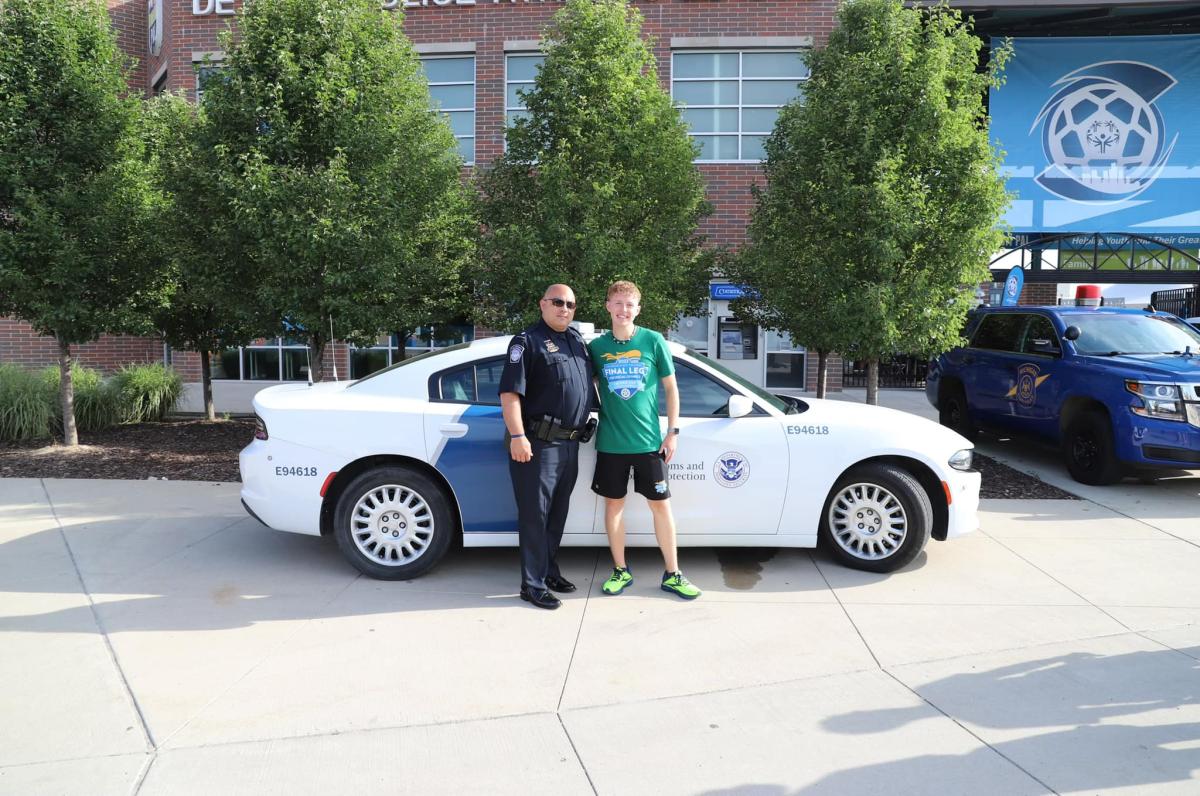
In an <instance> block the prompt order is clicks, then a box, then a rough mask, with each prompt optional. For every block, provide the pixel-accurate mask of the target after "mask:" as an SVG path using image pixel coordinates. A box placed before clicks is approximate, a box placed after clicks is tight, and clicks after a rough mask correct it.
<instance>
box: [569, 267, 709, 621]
mask: <svg viewBox="0 0 1200 796" xmlns="http://www.w3.org/2000/svg"><path fill="white" fill-rule="evenodd" d="M641 297H642V294H641V291H640V290H638V287H637V285H635V284H633V283H632V282H625V281H621V282H614V283H613V284H612V285H610V286H609V288H608V300H607V301H606V302H605V307H606V308H607V309H608V314H609V315H610V316H612V331H611V332H607V333H605V334H603V335H601V336H600V337H597V338H596V339H595V340H593V341H592V342H591V343H589V344H588V349H589V350H590V351H591V354H592V367H593V368H594V369H595V372H596V378H597V379H598V380H599V382H600V428H599V429H598V431H597V435H596V474H595V476H594V477H593V478H592V491H593V492H595V493H596V494H598V495H601V496H602V497H603V498H604V530H605V531H607V532H608V544H609V547H610V548H611V549H612V557H613V573H612V575H611V576H610V577H609V579H608V580H607V581H605V582H604V585H603V586H602V587H601V589H602V590H603V592H604V593H605V594H620V593H621V592H623V591H624V590H625V588H626V587H627V586H629V584H631V583H633V575H632V574H631V573H630V571H629V567H628V566H626V564H625V493H626V490H627V487H628V484H629V473H630V471H631V470H632V471H633V488H634V491H636V492H638V493H639V494H641V495H643V496H644V497H645V498H646V500H647V501H649V503H650V513H651V514H652V515H653V516H654V535H655V537H656V538H657V539H658V546H659V548H660V549H661V550H662V555H663V561H664V562H665V564H666V571H665V572H664V573H663V577H662V589H663V591H668V592H672V593H674V594H678V595H679V596H680V597H682V598H683V599H685V600H694V599H696V598H697V597H699V596H700V590H699V589H697V588H696V587H695V586H693V585H692V584H691V583H689V582H688V579H687V578H685V577H684V576H683V573H681V572H680V571H679V559H678V553H677V551H676V549H675V518H674V517H673V516H672V515H671V490H670V487H669V486H668V484H667V464H668V463H669V462H670V461H671V458H672V457H673V456H674V455H675V444H676V440H677V438H678V434H679V427H678V424H679V389H678V387H677V386H676V384H675V366H674V365H673V364H672V363H671V352H670V351H668V350H667V342H666V340H664V339H663V336H662V335H661V334H659V333H658V332H654V331H651V330H649V329H642V328H640V327H638V326H634V324H633V321H634V319H635V318H637V316H638V313H639V312H640V311H641ZM660 383H661V384H662V388H663V392H664V394H665V395H666V399H667V432H666V434H665V435H664V434H663V432H662V429H661V427H660V426H659V424H658V385H659V384H660Z"/></svg>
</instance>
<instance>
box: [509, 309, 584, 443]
mask: <svg viewBox="0 0 1200 796" xmlns="http://www.w3.org/2000/svg"><path fill="white" fill-rule="evenodd" d="M499 391H500V392H501V393H506V392H515V393H517V394H518V395H520V396H521V416H522V417H524V418H526V419H529V420H537V419H539V418H541V417H542V416H544V415H549V416H550V417H557V418H558V419H559V422H560V423H561V425H562V426H563V427H564V428H580V427H582V426H583V425H584V424H585V423H587V418H588V410H589V409H590V407H591V395H592V362H591V358H590V356H589V354H588V349H587V345H585V344H584V342H583V336H582V335H581V334H579V332H578V331H576V330H575V329H572V328H570V327H568V328H567V330H566V331H565V332H556V331H554V330H553V329H551V328H550V327H549V326H548V325H547V324H546V322H545V321H538V322H537V323H535V324H534V325H533V326H530V327H529V328H528V329H526V330H525V331H523V332H521V333H520V334H518V335H515V336H514V337H513V339H512V342H510V343H509V344H508V359H507V361H506V362H505V363H504V373H503V374H502V375H501V376H500V390H499Z"/></svg>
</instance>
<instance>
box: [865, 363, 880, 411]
mask: <svg viewBox="0 0 1200 796" xmlns="http://www.w3.org/2000/svg"><path fill="white" fill-rule="evenodd" d="M867 403H869V404H871V405H872V406H879V359H878V358H875V359H868V360H867Z"/></svg>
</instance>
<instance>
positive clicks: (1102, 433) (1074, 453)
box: [1062, 409, 1122, 486]
mask: <svg viewBox="0 0 1200 796" xmlns="http://www.w3.org/2000/svg"><path fill="white" fill-rule="evenodd" d="M1062 450H1063V458H1064V459H1065V460H1066V463H1067V472H1069V473H1070V474H1071V477H1072V478H1074V479H1075V480H1076V481H1078V482H1079V483H1081V484H1090V485H1092V486H1104V485H1105V484H1114V483H1116V482H1117V481H1120V480H1121V475H1122V473H1121V463H1120V462H1119V461H1118V460H1117V453H1116V446H1115V445H1114V444H1113V432H1112V424H1111V423H1110V422H1109V419H1108V415H1107V414H1106V413H1104V412H1101V411H1098V410H1095V409H1090V410H1087V411H1084V412H1080V413H1079V414H1078V415H1076V416H1075V417H1074V418H1072V419H1071V421H1070V422H1069V423H1067V427H1066V429H1065V430H1064V431H1063V439H1062Z"/></svg>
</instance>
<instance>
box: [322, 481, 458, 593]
mask: <svg viewBox="0 0 1200 796" xmlns="http://www.w3.org/2000/svg"><path fill="white" fill-rule="evenodd" d="M453 526H454V520H453V516H452V514H451V513H450V507H449V501H448V500H447V498H446V495H445V493H444V492H443V491H442V489H441V487H440V486H439V485H438V484H436V483H435V482H434V481H433V480H432V479H431V478H429V477H428V476H426V475H424V474H423V473H421V472H419V471H417V470H414V469H411V468H408V467H400V466H391V467H378V468H376V469H374V470H368V471H367V472H365V473H363V474H362V475H359V476H358V477H357V478H355V479H354V480H353V481H351V482H350V484H349V485H348V486H347V487H346V489H345V490H344V491H343V492H342V494H341V497H340V498H339V499H338V503H337V508H336V509H335V510H334V531H333V535H334V538H335V539H337V544H338V548H339V549H341V551H342V555H343V556H345V557H346V560H347V561H349V562H350V563H351V564H353V565H354V567H355V568H356V569H358V570H359V571H360V572H362V573H363V574H364V575H370V576H371V577H373V578H379V579H381V580H408V579H410V578H415V577H417V576H419V575H422V574H424V573H425V572H426V571H428V570H429V569H431V568H432V567H433V566H434V565H435V564H437V563H438V561H439V560H441V558H442V556H444V555H445V554H446V550H447V548H449V546H450V538H451V536H453V535H454V530H455V529H454V527H453Z"/></svg>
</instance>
